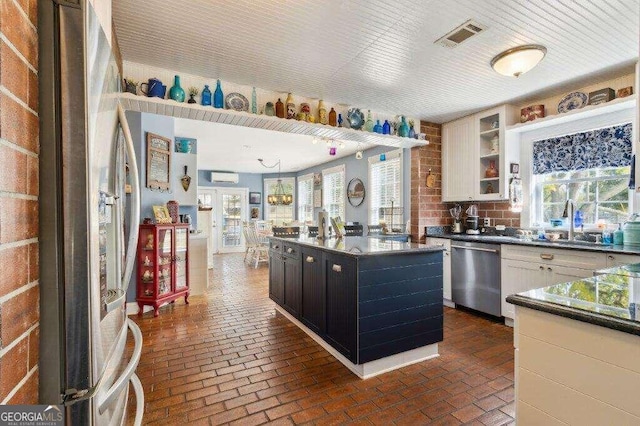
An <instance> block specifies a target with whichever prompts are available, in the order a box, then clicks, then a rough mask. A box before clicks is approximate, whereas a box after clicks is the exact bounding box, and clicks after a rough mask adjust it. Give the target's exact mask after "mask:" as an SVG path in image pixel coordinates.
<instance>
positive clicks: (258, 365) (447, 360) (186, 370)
mask: <svg viewBox="0 0 640 426" xmlns="http://www.w3.org/2000/svg"><path fill="white" fill-rule="evenodd" d="M242 257H243V255H239V254H228V255H219V256H215V260H214V268H213V272H211V271H210V273H211V274H212V285H211V288H210V290H209V292H208V294H207V295H206V296H195V297H191V298H190V299H189V301H190V304H189V305H184V304H183V303H182V302H181V301H177V302H176V303H175V304H172V305H168V306H166V307H163V308H161V309H160V316H159V317H158V318H154V317H153V313H152V312H149V313H146V314H145V315H144V316H142V317H140V318H139V317H137V316H132V317H131V318H133V319H134V320H135V321H136V322H137V323H138V325H140V328H141V329H142V332H143V334H144V348H143V354H142V359H141V361H140V365H139V367H138V370H137V372H138V375H139V377H140V380H141V381H142V384H143V387H144V391H145V398H146V401H145V417H144V423H145V424H162V425H178V424H205V425H206V424H209V425H217V424H225V423H226V424H238V425H258V424H266V423H270V424H318V425H320V424H354V425H355V424H366V425H371V424H384V425H389V424H398V425H404V424H407V425H416V424H447V425H448V424H461V423H463V422H471V423H473V424H484V425H501V424H512V423H513V417H512V416H513V415H514V412H513V411H514V410H513V407H514V404H513V402H512V401H513V394H514V392H513V346H512V339H513V332H512V330H511V329H510V328H508V327H505V326H504V325H502V324H499V323H496V322H492V321H491V320H488V319H485V318H481V317H477V316H474V315H472V314H470V313H468V312H464V311H461V310H455V309H449V308H445V316H444V327H445V330H444V341H443V342H442V343H440V346H439V350H440V357H439V358H436V359H432V360H428V361H424V362H421V363H419V364H414V365H411V366H408V367H405V368H402V369H399V370H396V371H393V372H390V373H386V374H383V375H380V376H377V377H375V378H372V379H368V380H361V379H359V378H357V377H356V376H355V375H354V374H352V373H351V372H350V371H349V370H347V368H346V367H344V366H342V364H340V363H339V362H337V361H336V360H335V359H334V358H333V357H332V356H331V355H329V353H327V352H326V351H325V350H324V349H322V348H321V347H320V346H319V345H318V344H316V343H315V342H314V341H313V340H312V339H311V338H309V337H308V336H307V335H306V334H305V333H304V332H302V331H301V330H299V329H298V328H297V327H296V326H294V325H293V324H291V323H290V322H289V321H288V320H287V319H286V318H284V317H283V316H282V315H280V314H278V313H276V311H275V309H274V305H273V302H272V301H271V300H269V297H268V269H267V267H266V266H265V265H263V266H261V267H259V268H258V269H253V268H251V267H246V266H245V265H244V264H243V262H242ZM130 420H131V419H130Z"/></svg>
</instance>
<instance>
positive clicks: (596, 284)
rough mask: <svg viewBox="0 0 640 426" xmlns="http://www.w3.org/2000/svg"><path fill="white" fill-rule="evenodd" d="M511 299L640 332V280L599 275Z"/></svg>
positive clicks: (511, 297)
mask: <svg viewBox="0 0 640 426" xmlns="http://www.w3.org/2000/svg"><path fill="white" fill-rule="evenodd" d="M507 302H509V303H512V304H514V305H519V306H524V307H527V308H530V309H534V310H538V311H543V312H547V313H550V314H554V315H559V316H562V317H566V318H570V319H573V320H577V321H583V322H588V323H591V324H595V325H599V326H602V327H607V328H611V329H613V330H618V331H622V332H625V333H631V334H636V335H640V310H639V307H640V306H639V305H640V280H638V279H637V278H633V277H630V276H623V275H614V274H607V275H599V276H595V277H593V278H586V279H584V280H578V281H572V282H568V283H563V284H556V285H552V286H549V287H544V288H540V289H536V290H530V291H526V292H524V293H519V294H515V295H511V296H509V297H507Z"/></svg>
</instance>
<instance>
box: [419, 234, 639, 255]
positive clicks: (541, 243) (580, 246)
mask: <svg viewBox="0 0 640 426" xmlns="http://www.w3.org/2000/svg"><path fill="white" fill-rule="evenodd" d="M427 238H448V239H450V240H457V241H473V242H478V243H481V242H484V243H493V244H514V245H521V246H534V247H547V248H557V249H569V250H585V251H598V252H603V253H621V254H637V255H640V246H624V245H613V244H598V243H589V242H586V241H571V242H569V241H562V242H551V241H547V240H536V239H534V240H530V241H527V240H521V239H519V238H517V237H511V236H498V235H467V234H438V235H427Z"/></svg>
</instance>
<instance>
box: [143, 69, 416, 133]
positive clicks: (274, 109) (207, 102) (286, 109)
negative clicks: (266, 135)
mask: <svg viewBox="0 0 640 426" xmlns="http://www.w3.org/2000/svg"><path fill="white" fill-rule="evenodd" d="M152 81H153V82H155V83H154V84H156V85H158V86H161V85H162V83H161V82H160V81H159V80H157V79H150V80H149V85H152V86H153V84H152ZM145 84H146V83H145ZM153 87H155V86H153ZM162 87H163V88H165V90H166V86H162ZM148 92H149V93H148ZM148 92H144V91H142V93H144V94H145V95H147V96H159V97H164V93H162V94H160V95H159V94H158V93H155V92H153V91H152V90H151V88H150V89H148ZM156 92H157V90H156ZM152 93H153V94H152ZM197 94H198V90H197V89H196V88H194V87H191V88H189V101H188V102H189V103H196V102H197V101H196V100H195V99H194V98H195V96H197ZM230 96H231V97H233V96H235V99H234V100H237V99H238V98H240V99H243V100H244V104H241V105H242V107H243V108H242V109H239V108H237V110H243V111H250V112H251V113H252V114H258V113H260V114H263V113H264V114H265V115H267V116H276V117H278V118H287V119H297V120H300V121H306V122H309V123H316V122H318V123H320V124H324V125H329V126H333V127H342V128H351V127H352V126H351V124H353V123H350V120H351V118H349V119H347V120H344V119H343V117H342V114H339V113H338V112H337V111H336V110H335V109H334V108H333V107H331V108H330V110H329V111H327V108H326V106H325V104H324V101H323V100H322V99H320V100H319V101H318V107H317V114H314V111H313V110H312V107H311V105H310V104H309V103H306V102H302V103H300V111H299V112H298V111H297V108H296V104H295V103H294V100H293V95H292V94H291V93H288V94H287V98H286V100H285V102H282V99H281V98H278V101H277V102H276V103H275V105H274V103H273V102H266V104H265V109H264V110H263V111H260V112H259V110H258V99H257V98H258V97H257V93H256V88H255V87H252V90H251V103H250V104H249V102H248V101H247V99H246V98H245V97H244V96H242V95H240V94H237V93H232V94H230V95H228V97H230ZM168 98H169V99H172V100H174V101H176V102H184V101H185V98H186V93H185V90H184V89H183V88H182V86H181V82H180V76H179V75H176V76H174V83H173V86H171V88H170V89H169V93H168ZM200 103H201V105H203V106H213V107H215V108H225V98H224V93H223V91H222V83H221V81H220V80H219V79H218V80H216V87H215V90H214V91H213V92H212V91H211V89H210V88H209V85H205V86H204V88H203V89H202V94H201V98H200ZM226 107H227V108H230V106H229V105H227V106H226ZM234 107H235V106H234ZM351 111H354V114H356V115H359V117H361V118H360V124H359V125H358V126H356V124H353V128H354V129H356V130H358V129H360V128H362V130H364V131H366V132H372V133H378V134H385V135H391V134H397V135H398V136H401V137H409V138H414V137H415V136H416V133H415V130H414V128H413V126H409V124H408V123H407V119H406V117H405V116H401V117H400V122H397V121H393V122H392V123H390V122H389V120H384V124H381V123H380V119H378V120H375V121H374V119H373V115H372V113H371V110H367V115H366V120H363V119H364V117H363V114H362V113H361V112H360V110H359V109H358V108H352V109H350V110H349V112H350V113H351ZM362 121H364V123H362Z"/></svg>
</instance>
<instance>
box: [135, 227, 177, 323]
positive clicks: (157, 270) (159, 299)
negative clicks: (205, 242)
mask: <svg viewBox="0 0 640 426" xmlns="http://www.w3.org/2000/svg"><path fill="white" fill-rule="evenodd" d="M188 235H189V225H186V224H175V225H140V236H139V237H138V268H137V289H136V301H137V302H138V307H139V308H140V311H139V315H142V311H143V307H144V306H145V305H147V306H153V309H154V316H158V308H159V307H160V306H161V305H163V304H165V303H170V302H173V301H174V300H176V299H177V298H179V297H184V300H185V303H189V302H188V297H189V239H188Z"/></svg>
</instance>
